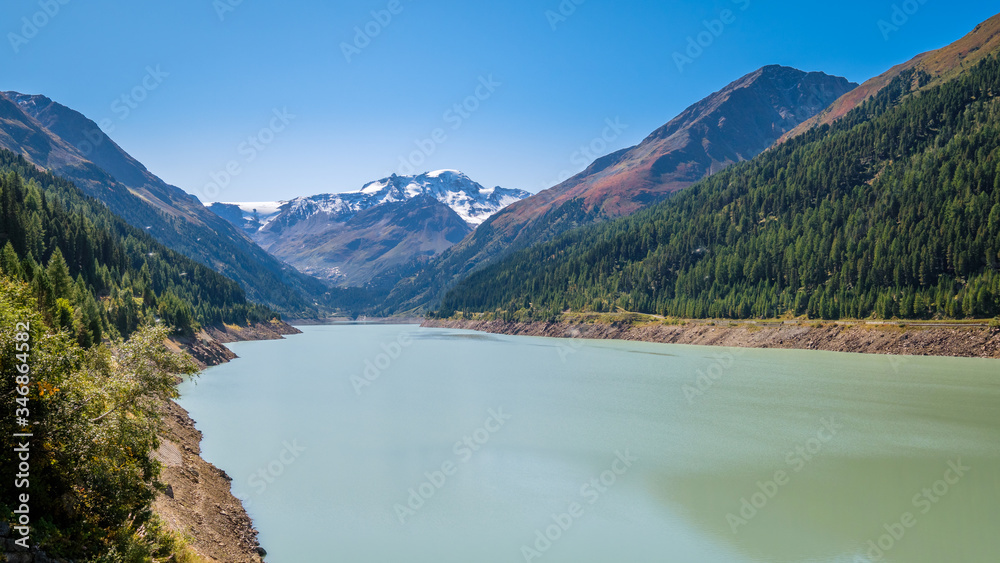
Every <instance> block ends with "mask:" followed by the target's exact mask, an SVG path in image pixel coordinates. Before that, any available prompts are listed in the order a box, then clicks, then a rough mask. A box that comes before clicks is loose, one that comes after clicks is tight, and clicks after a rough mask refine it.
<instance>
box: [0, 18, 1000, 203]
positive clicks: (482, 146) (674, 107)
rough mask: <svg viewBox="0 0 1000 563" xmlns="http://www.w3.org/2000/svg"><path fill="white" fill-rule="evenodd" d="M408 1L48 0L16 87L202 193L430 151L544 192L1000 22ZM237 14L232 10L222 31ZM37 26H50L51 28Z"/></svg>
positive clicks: (364, 171)
mask: <svg viewBox="0 0 1000 563" xmlns="http://www.w3.org/2000/svg"><path fill="white" fill-rule="evenodd" d="M398 1H399V4H398V5H396V4H393V3H392V2H390V1H389V0H359V1H353V2H342V1H336V0H334V1H320V0H304V1H285V2H277V1H265V0H242V2H240V1H239V0H217V1H213V0H171V1H169V2H168V1H163V0H160V1H151V2H149V1H143V2H122V1H121V0H117V1H111V0H88V1H84V0H43V2H42V3H43V4H44V3H45V2H51V3H52V4H53V6H58V13H56V14H55V15H54V16H52V17H48V16H40V15H38V13H39V12H40V10H42V8H41V6H40V4H39V0H7V1H5V2H3V3H2V4H0V21H2V22H3V32H4V34H5V37H6V41H5V42H4V44H3V45H0V69H2V81H0V88H2V89H4V90H17V91H21V92H26V93H41V94H45V95H47V96H49V97H51V98H53V99H55V100H56V101H59V102H61V103H63V104H65V105H68V106H70V107H72V108H74V109H77V110H79V111H82V112H83V113H85V114H86V115H87V116H89V117H91V118H92V119H95V121H100V120H102V119H108V120H109V121H110V123H112V124H113V126H114V131H113V133H112V137H113V138H114V139H115V140H116V141H117V142H118V143H119V144H120V145H121V146H122V147H124V148H125V150H127V151H128V152H130V153H131V154H132V155H133V156H135V157H136V158H138V159H139V160H140V161H142V162H143V163H144V164H146V165H147V166H148V167H149V168H150V169H151V170H152V171H153V172H154V173H155V174H157V175H159V176H161V177H162V178H164V179H165V180H167V181H168V182H170V183H173V184H175V185H178V186H180V187H182V188H184V189H185V190H187V191H189V192H191V193H194V194H195V195H198V196H199V197H202V199H214V200H223V201H261V200H272V199H287V198H290V197H294V196H298V195H310V194H315V193H321V192H338V191H348V190H356V189H359V188H360V187H361V186H362V185H363V184H364V183H366V182H367V181H369V180H374V179H378V178H381V177H384V176H387V175H389V174H390V173H393V172H398V171H400V170H401V169H402V168H403V167H402V166H401V159H404V158H408V157H409V156H410V155H411V154H412V153H413V152H414V151H418V150H420V149H418V147H417V145H416V144H415V143H414V141H415V140H417V139H430V141H428V142H427V143H425V144H424V152H432V153H433V154H431V155H430V156H429V157H426V158H425V159H424V162H423V163H422V164H420V165H418V166H416V167H415V168H416V169H417V170H418V171H424V170H434V169H439V168H457V169H460V170H462V171H464V172H466V173H467V174H469V175H470V176H471V177H472V178H473V179H475V180H477V181H479V182H480V183H482V184H484V185H487V186H493V185H501V186H504V187H510V188H522V189H527V190H529V191H533V192H535V191H538V190H540V189H543V188H545V187H549V186H550V185H552V184H553V183H554V182H555V181H556V180H557V179H558V178H559V176H560V175H561V174H565V173H568V172H576V171H578V170H579V169H580V168H581V166H580V164H581V155H579V154H575V153H577V151H578V150H579V148H580V147H581V146H584V145H587V144H589V143H591V141H593V140H594V139H595V138H598V137H600V136H601V135H602V133H605V128H606V127H607V125H606V120H608V119H611V120H614V119H616V118H617V119H619V120H620V122H621V123H622V124H625V125H627V126H628V128H627V129H625V131H624V133H622V134H619V135H617V136H616V135H609V137H613V140H612V141H611V142H610V143H608V144H607V149H606V152H610V151H612V150H615V149H617V148H621V147H625V146H629V145H632V144H635V143H637V142H638V141H640V140H641V139H642V138H643V137H645V136H646V135H647V134H648V133H649V132H651V131H652V130H653V129H655V128H656V127H658V126H660V125H662V124H663V123H665V122H666V121H668V120H669V119H670V118H671V117H673V116H674V115H676V114H677V113H678V112H679V111H681V110H682V109H683V108H685V107H686V106H688V105H690V104H691V103H693V102H695V101H697V100H698V99H700V98H702V97H704V96H705V95H707V94H709V93H711V92H713V91H716V90H718V89H719V88H721V87H722V86H724V85H725V84H727V83H728V82H730V81H732V80H734V79H736V78H738V77H739V76H741V75H743V74H746V73H748V72H751V71H753V70H754V69H756V68H758V67H760V66H763V65H766V64H774V63H777V64H783V65H788V66H793V67H797V68H801V69H803V70H821V71H824V72H827V73H830V74H836V75H840V76H845V77H847V78H849V79H851V80H853V81H856V82H862V81H864V80H865V79H867V78H869V77H871V76H873V75H876V74H878V73H880V72H882V71H884V70H885V69H887V68H888V67H890V66H891V65H893V64H896V63H899V62H903V61H905V60H907V59H909V58H910V57H912V56H913V55H915V54H917V53H919V52H922V51H926V50H929V49H933V48H937V47H940V46H943V45H945V44H947V43H950V42H951V41H953V40H955V39H958V38H959V37H961V36H962V35H964V34H965V33H967V32H968V31H970V30H971V29H972V28H973V27H974V26H975V24H977V23H979V22H980V21H982V20H985V19H987V18H988V17H990V16H992V15H993V14H994V13H996V12H997V11H998V7H997V4H996V3H995V2H986V1H963V2H946V1H943V0H922V1H923V3H922V4H921V3H920V1H921V0H909V2H911V4H910V8H911V11H912V8H913V7H917V10H916V11H915V12H914V13H913V14H912V15H909V16H907V18H908V21H906V22H905V23H904V24H903V25H902V26H900V27H899V28H898V30H894V31H891V32H889V33H888V40H887V39H886V38H885V37H884V36H883V32H882V31H880V29H879V26H878V22H879V20H887V21H888V20H889V19H890V17H891V16H892V13H893V4H898V5H900V6H902V4H903V2H900V1H899V0H885V1H879V0H875V1H872V0H863V1H862V0H846V1H838V2H791V1H787V2H779V1H772V2H764V1H763V0H719V1H715V2H693V1H662V0H660V1H631V2H628V1H618V0H616V1H610V0H576V2H579V4H575V3H573V0H565V1H564V2H563V5H564V9H563V11H564V12H569V10H568V9H567V8H566V7H568V6H573V7H574V8H575V11H574V12H573V13H572V14H570V15H568V16H566V17H565V20H564V21H563V20H554V19H552V17H551V14H549V15H548V16H547V14H546V12H549V11H551V12H552V13H559V10H560V1H559V0H531V1H522V0H508V1H506V2H490V3H487V4H485V5H484V4H482V3H473V2H461V1H453V0H436V1H424V0H398ZM62 2H65V4H62ZM230 4H237V5H236V6H235V7H232V6H230ZM53 6H50V7H49V10H50V11H54V10H55V8H54V7H53ZM219 6H229V7H232V10H227V11H222V12H221V14H222V16H224V17H222V18H220V15H219V14H220V8H219ZM390 7H392V8H394V10H395V11H397V12H398V13H396V14H395V15H392V19H391V21H390V22H389V23H388V24H387V25H385V26H381V25H380V24H377V23H373V16H372V14H371V12H372V11H373V10H374V11H381V10H387V8H390ZM400 8H401V9H400ZM725 9H729V10H732V15H731V17H730V18H729V19H730V20H731V22H730V23H728V24H724V25H723V27H722V29H721V34H719V35H718V37H713V38H712V42H711V45H709V46H708V47H707V48H705V49H704V52H703V53H701V54H700V56H698V57H697V58H695V59H693V60H692V62H691V63H690V64H687V65H685V66H684V69H683V72H680V71H679V70H678V67H677V64H676V63H675V61H674V57H673V55H674V53H675V52H683V51H684V49H685V47H686V45H687V37H689V36H696V35H697V34H698V33H699V32H701V31H704V30H705V27H704V24H703V23H702V22H703V20H711V19H715V18H719V17H720V15H721V13H722V11H723V10H725ZM24 17H27V18H29V19H31V18H35V19H36V21H38V22H44V25H43V26H41V27H40V28H39V29H37V30H35V31H36V33H34V34H32V33H31V32H32V30H31V29H30V28H29V29H27V30H24V29H22V28H23V27H24V25H23V22H22V18H24ZM45 20H48V21H45ZM383 21H385V17H384V15H383ZM553 23H554V24H555V29H553ZM366 24H367V25H368V28H369V30H376V31H379V33H378V35H377V36H375V37H373V38H371V39H370V43H369V44H367V45H365V42H364V39H361V40H360V41H359V42H358V43H357V44H358V45H361V46H363V48H362V49H360V51H361V52H360V53H357V52H354V53H353V54H352V56H351V61H350V62H348V61H347V57H345V54H344V52H343V45H342V44H343V43H348V44H354V41H355V36H356V32H355V26H358V27H361V28H364V27H365V26H366ZM380 27H381V29H378V28H380ZM24 31H27V32H28V34H26V35H24V37H26V38H27V35H33V36H32V37H31V38H30V39H27V42H26V43H25V42H20V41H15V42H16V43H17V52H16V53H15V48H14V46H12V45H11V37H10V35H9V34H10V33H16V34H19V35H20V34H22V32H24ZM147 67H152V68H154V69H155V68H156V67H159V68H160V70H162V72H165V73H168V74H169V76H166V77H162V83H157V81H156V80H150V79H147V80H146V83H147V85H156V86H157V87H156V88H155V89H154V90H147V91H140V92H139V94H140V97H144V99H143V100H142V101H141V102H138V103H136V102H134V101H133V105H134V106H135V107H134V108H128V113H127V116H125V112H124V111H123V108H124V107H126V106H124V105H123V104H122V103H121V102H119V105H118V106H116V107H115V108H114V109H113V108H112V104H113V103H114V102H115V100H116V99H119V98H121V96H123V95H129V93H130V92H132V91H133V89H134V88H136V87H140V86H141V84H142V83H143V79H144V77H145V76H146V73H147V71H146V68H147ZM491 76H492V79H493V81H494V82H495V83H496V82H498V83H499V85H496V84H494V85H493V86H492V87H491V88H490V89H487V88H485V87H482V88H479V90H478V91H479V94H480V95H481V96H482V97H483V98H484V99H483V100H481V101H479V100H477V101H476V103H471V102H470V104H469V106H470V107H475V106H476V105H478V108H475V110H474V111H471V112H469V113H466V114H465V115H464V116H463V115H462V114H461V113H457V112H455V111H454V110H452V112H451V113H446V112H448V111H449V109H451V108H453V106H454V105H455V104H456V103H460V102H462V101H463V100H465V99H466V98H467V97H468V96H472V95H475V94H476V92H477V87H478V86H479V85H480V84H481V80H485V81H488V80H489V78H490V77H491ZM140 90H141V88H140ZM491 90H492V91H491ZM283 108H287V110H288V112H290V113H291V114H293V115H294V116H295V117H294V119H291V121H290V122H289V123H288V124H287V126H284V124H282V123H281V122H280V121H275V120H272V117H273V116H274V114H273V111H274V110H275V109H278V110H280V109H283ZM272 122H273V123H274V124H275V125H277V126H278V127H283V129H282V130H281V131H277V132H274V133H273V135H272V134H271V133H272V132H270V131H267V132H265V133H264V135H263V138H262V141H270V143H264V142H260V141H258V147H259V148H262V149H263V150H258V149H257V148H252V146H250V145H245V146H244V147H243V149H244V150H243V152H241V151H240V148H241V147H240V145H241V143H243V142H244V141H246V140H247V138H248V137H249V136H250V135H253V134H256V133H258V132H259V131H260V130H261V129H263V128H266V127H269V126H270V125H271V124H272ZM437 129H441V130H442V131H440V132H438V133H439V134H438V136H437V137H438V138H437V140H434V139H433V135H434V133H435V130H437ZM442 132H443V133H444V135H443V136H442V135H441V134H440V133H442ZM601 145H602V142H598V143H596V146H597V147H601ZM254 153H255V154H254ZM251 154H254V156H255V158H254V159H253V160H252V161H248V159H249V157H250V155H251ZM418 156H419V155H418ZM415 160H417V161H419V160H420V159H419V158H417V159H415ZM231 161H235V162H236V163H238V164H239V171H240V173H239V174H237V175H236V177H235V178H233V179H232V181H231V182H230V184H229V185H228V186H227V187H226V188H225V189H224V190H222V191H221V193H220V194H218V195H216V196H215V197H207V196H206V194H205V193H204V188H205V186H206V185H207V184H208V183H209V182H210V181H211V175H212V173H214V172H219V171H221V170H224V169H225V168H226V166H227V163H230V162H231Z"/></svg>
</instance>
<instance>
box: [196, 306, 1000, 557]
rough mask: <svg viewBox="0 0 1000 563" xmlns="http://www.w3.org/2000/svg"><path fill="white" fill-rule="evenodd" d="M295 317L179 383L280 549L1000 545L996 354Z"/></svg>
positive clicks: (870, 549)
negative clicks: (570, 337)
mask: <svg viewBox="0 0 1000 563" xmlns="http://www.w3.org/2000/svg"><path fill="white" fill-rule="evenodd" d="M304 331H305V333H304V334H302V335H297V336H293V337H290V338H288V339H286V340H282V341H274V342H251V343H239V344H234V345H232V346H231V347H232V349H233V350H234V351H235V352H236V353H237V354H239V355H240V359H238V360H235V361H233V362H232V363H229V364H226V365H223V366H219V367H215V368H211V369H209V370H207V371H206V372H205V373H204V374H203V375H202V376H201V377H200V378H199V379H198V380H197V382H196V383H185V384H184V385H183V387H182V394H183V397H182V399H181V401H180V402H181V404H182V405H183V406H184V407H185V408H186V409H188V410H189V411H190V412H191V415H192V417H193V418H194V419H195V420H196V421H197V422H198V428H199V429H200V430H202V431H203V432H204V434H205V439H204V442H203V450H204V457H205V458H206V459H207V460H209V461H210V462H212V463H215V464H216V465H218V466H220V467H221V468H223V469H224V470H226V471H227V472H228V473H229V474H230V475H231V476H232V477H233V489H234V492H235V493H236V494H237V496H239V497H241V498H242V499H244V502H245V504H246V505H247V506H248V510H249V512H250V514H251V516H252V517H253V518H254V520H255V523H256V525H257V527H258V529H259V530H260V531H261V536H260V539H261V543H262V545H263V546H264V547H265V548H266V549H267V550H268V552H269V555H268V557H267V560H268V561H269V562H271V563H299V562H376V563H383V562H396V561H407V562H417V563H420V562H435V563H448V562H456V563H457V562H463V563H470V562H472V563H493V562H498V563H499V562H511V563H513V562H517V561H544V562H546V563H548V562H551V563H559V562H573V563H591V562H593V563H598V562H601V563H605V562H606V563H619V562H630V563H645V562H650V563H653V562H655V563H664V562H666V563H673V562H677V563H681V562H683V563H687V562H692V563H695V562H697V563H714V562H720V563H721V562H725V563H733V562H737V563H740V562H746V563H750V562H767V563H777V562H817V563H819V562H824V563H825V562H829V563H834V562H857V561H891V562H906V563H914V562H916V563H922V562H934V563H941V562H955V563H965V562H976V563H978V562H988V563H994V562H996V561H997V560H998V559H997V557H998V555H997V554H998V553H1000V534H998V533H997V531H998V527H1000V363H998V362H996V361H992V360H976V359H951V358H947V359H946V358H890V357H887V356H863V355H851V354H837V353H826V352H809V351H788V350H734V349H722V348H708V347H695V346H676V345H662V344H647V343H631V342H612V341H567V340H553V339H542V338H530V337H510V336H497V335H488V334H481V333H474V332H468V331H458V330H444V329H421V328H418V327H416V326H379V325H339V326H323V327H306V328H304ZM366 371H367V377H366ZM869 542H871V543H869ZM880 544H881V545H880Z"/></svg>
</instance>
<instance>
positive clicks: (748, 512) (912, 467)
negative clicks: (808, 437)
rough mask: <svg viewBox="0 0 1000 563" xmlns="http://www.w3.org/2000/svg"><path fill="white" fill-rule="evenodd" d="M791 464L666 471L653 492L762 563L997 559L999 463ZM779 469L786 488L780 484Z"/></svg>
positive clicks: (882, 461)
mask: <svg viewBox="0 0 1000 563" xmlns="http://www.w3.org/2000/svg"><path fill="white" fill-rule="evenodd" d="M786 461H787V460H779V461H778V463H777V464H776V465H774V466H771V467H765V466H760V465H758V466H756V467H738V468H736V467H734V468H732V469H731V470H728V471H725V472H721V473H707V472H706V473H703V474H697V475H696V474H685V475H679V476H678V475H664V474H661V475H660V476H658V477H654V478H653V480H652V481H651V482H650V488H651V492H652V494H654V495H655V496H656V497H657V498H659V499H660V500H661V501H663V502H665V503H666V504H667V505H668V506H669V507H670V508H671V509H672V510H674V511H676V512H677V513H679V514H681V515H682V517H684V518H685V519H686V520H688V521H689V523H691V524H692V525H694V526H695V527H696V528H697V529H699V530H700V531H702V532H703V533H705V534H706V535H708V536H710V537H713V538H714V539H715V540H717V541H718V542H719V543H721V544H725V545H728V546H729V547H731V548H732V549H733V550H735V551H737V552H739V553H742V554H744V555H745V556H747V557H748V558H750V559H752V560H755V561H760V562H762V563H764V562H766V563H784V562H788V563H792V562H796V563H801V562H804V561H844V562H848V561H849V562H852V563H854V562H865V563H868V562H872V563H874V562H876V561H892V562H896V561H898V562H906V563H925V562H926V563H941V562H946V561H949V562H951V561H953V562H967V563H979V562H982V563H986V562H992V561H997V560H998V559H997V557H998V554H1000V533H998V529H997V524H998V523H1000V459H997V458H993V459H990V458H975V459H974V458H965V457H961V458H960V456H957V455H956V456H952V457H947V456H945V457H936V458H930V457H928V458H914V459H903V458H885V459H877V458H861V459H852V458H845V457H832V458H829V459H827V458H822V459H821V458H815V459H813V460H812V461H811V462H807V463H806V464H805V465H802V464H801V463H799V462H798V461H796V462H795V463H794V464H789V463H786ZM949 462H951V464H954V466H955V467H957V468H958V471H964V475H961V476H959V475H958V472H957V471H956V470H955V469H952V465H951V464H950V463H949ZM963 467H967V468H968V469H967V470H963V469H962V468H963ZM796 468H799V469H800V470H799V471H795V469H796ZM779 470H782V471H785V473H786V474H787V482H786V483H785V484H784V485H778V484H776V483H775V473H776V472H777V471H779ZM946 478H947V479H948V480H951V481H952V483H951V484H948V483H946V482H945V479H946ZM779 480H780V479H779ZM935 487H936V489H935ZM942 493H943V494H942ZM744 499H745V500H746V502H744ZM754 503H756V506H754ZM907 513H908V514H909V515H910V516H911V517H912V520H911V519H910V518H909V517H907V516H906V514H907ZM904 524H910V526H909V527H907V526H905V525H904ZM869 542H873V543H869Z"/></svg>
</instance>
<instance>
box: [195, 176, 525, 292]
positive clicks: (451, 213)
mask: <svg viewBox="0 0 1000 563" xmlns="http://www.w3.org/2000/svg"><path fill="white" fill-rule="evenodd" d="M529 195H531V194H529V193H528V192H525V191H523V190H512V189H505V188H500V187H495V188H484V187H483V186H482V185H480V184H479V183H477V182H474V181H473V180H472V179H470V178H469V177H468V176H466V175H465V174H463V173H461V172H459V171H457V170H438V171H436V172H428V173H426V174H421V175H419V176H397V175H395V174H393V175H392V176H389V177H388V178H383V179H382V180H378V181H375V182H371V183H369V184H366V185H365V186H364V187H363V188H361V190H359V191H356V192H345V193H337V194H320V195H315V196H310V197H300V198H296V199H293V200H291V201H276V202H244V203H212V204H209V205H208V207H209V209H211V210H212V211H214V212H215V213H216V214H218V215H219V216H220V217H222V218H224V219H226V220H227V221H229V222H230V223H232V224H234V225H235V226H237V227H239V228H241V229H243V231H244V232H245V233H247V235H248V236H250V238H252V239H253V240H254V241H256V242H257V243H258V244H259V245H260V246H262V247H263V248H264V249H265V250H267V251H268V252H270V253H271V254H273V255H275V256H277V257H278V258H281V259H282V260H285V261H286V262H288V263H290V264H292V265H293V266H295V267H296V268H298V269H299V270H300V271H302V272H305V273H308V274H312V275H314V276H316V277H320V278H325V279H330V280H334V281H337V282H338V283H340V284H342V285H362V284H365V283H368V282H370V281H371V280H372V279H373V278H375V277H377V276H379V275H380V274H383V273H385V272H386V271H389V270H394V271H398V270H399V269H400V268H404V269H405V268H407V267H411V266H413V265H415V264H417V263H419V262H421V261H426V260H429V259H430V258H432V257H434V256H436V255H437V254H439V253H441V252H443V251H444V250H446V249H447V248H449V247H450V246H451V245H453V244H455V243H456V242H458V241H459V240H461V239H462V238H463V237H464V236H465V235H467V234H468V233H470V232H472V230H473V229H474V228H475V227H476V226H478V225H479V224H481V223H482V222H483V221H485V220H486V219H488V218H489V217H490V216H491V215H493V214H494V213H496V212H498V211H500V210H501V209H503V208H504V207H506V206H508V205H510V204H512V203H514V202H516V201H520V200H522V199H524V198H526V197H528V196H529Z"/></svg>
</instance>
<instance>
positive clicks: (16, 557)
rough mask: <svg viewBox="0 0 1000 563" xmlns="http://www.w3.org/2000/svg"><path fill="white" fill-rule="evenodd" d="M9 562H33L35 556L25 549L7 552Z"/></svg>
mask: <svg viewBox="0 0 1000 563" xmlns="http://www.w3.org/2000/svg"><path fill="white" fill-rule="evenodd" d="M6 555H7V563H33V562H34V560H35V557H34V556H33V555H32V554H30V553H28V552H25V551H19V552H14V553H7V554H6Z"/></svg>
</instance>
